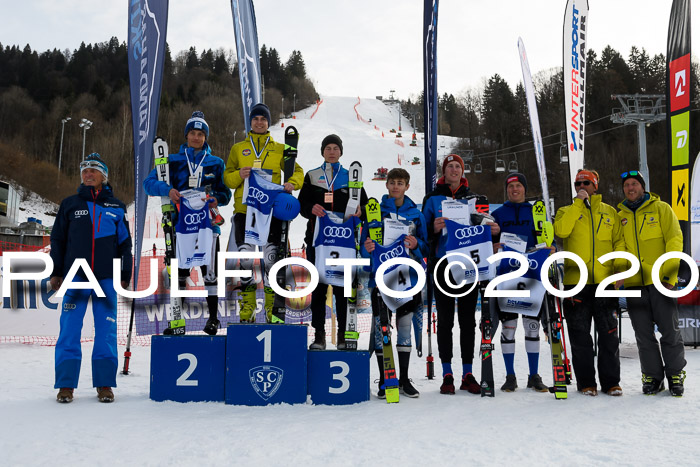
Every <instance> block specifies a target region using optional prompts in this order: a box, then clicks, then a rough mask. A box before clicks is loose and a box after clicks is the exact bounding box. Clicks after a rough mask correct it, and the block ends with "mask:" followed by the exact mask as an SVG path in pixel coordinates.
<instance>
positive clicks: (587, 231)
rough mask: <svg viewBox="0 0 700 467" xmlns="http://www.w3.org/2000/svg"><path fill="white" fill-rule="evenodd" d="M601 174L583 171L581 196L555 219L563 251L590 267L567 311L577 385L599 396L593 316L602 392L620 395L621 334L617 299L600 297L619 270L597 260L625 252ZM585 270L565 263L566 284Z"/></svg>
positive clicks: (576, 183)
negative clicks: (605, 282)
mask: <svg viewBox="0 0 700 467" xmlns="http://www.w3.org/2000/svg"><path fill="white" fill-rule="evenodd" d="M599 180H600V177H599V176H598V172H596V171H594V170H583V169H582V170H579V171H578V173H577V174H576V178H575V181H574V188H575V189H576V197H575V198H574V199H573V203H572V204H570V205H569V206H564V207H561V208H559V210H558V211H557V215H556V217H555V219H554V233H555V234H556V235H557V236H558V237H561V238H562V239H563V240H564V250H566V251H571V252H573V253H575V254H577V255H578V256H579V258H581V259H582V260H583V261H584V262H585V263H586V268H587V269H588V277H587V279H586V286H585V287H584V289H583V290H582V291H581V292H579V293H578V294H576V295H575V296H573V297H570V298H566V299H564V315H565V317H566V322H567V323H568V328H569V338H570V339H571V359H572V363H573V366H574V374H575V375H576V386H577V388H578V390H579V391H581V393H582V394H584V395H587V396H596V395H598V386H597V384H596V378H595V366H594V361H595V352H594V349H593V339H592V337H591V319H592V320H593V322H594V323H595V328H596V331H597V332H598V374H599V377H600V386H601V389H602V390H603V392H605V393H607V394H609V395H611V396H621V395H622V388H621V387H620V351H619V344H620V343H619V340H618V337H617V318H615V316H614V314H613V313H614V312H615V310H616V309H617V298H605V297H597V296H596V289H597V287H598V284H600V282H601V281H602V280H604V279H605V278H607V277H608V276H610V275H612V274H613V273H614V272H615V271H614V268H613V262H612V261H607V262H605V263H600V262H599V261H598V258H600V257H601V256H603V255H605V254H607V253H610V252H612V251H624V249H625V248H624V241H625V240H624V238H623V236H622V226H621V224H620V217H619V216H618V215H617V212H616V211H615V208H613V207H612V206H610V205H609V204H605V203H603V200H602V196H601V195H599V194H597V191H598V182H599ZM579 278H580V270H579V268H578V266H577V265H576V263H574V262H573V261H570V260H568V259H567V260H565V261H564V287H565V289H572V288H573V287H574V286H575V285H576V284H578V282H579Z"/></svg>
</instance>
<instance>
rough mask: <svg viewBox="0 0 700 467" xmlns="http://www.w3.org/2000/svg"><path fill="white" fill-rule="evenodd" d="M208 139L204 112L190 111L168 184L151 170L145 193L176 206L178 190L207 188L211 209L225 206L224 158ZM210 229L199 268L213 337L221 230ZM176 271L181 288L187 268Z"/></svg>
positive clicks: (227, 192) (207, 329)
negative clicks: (206, 257)
mask: <svg viewBox="0 0 700 467" xmlns="http://www.w3.org/2000/svg"><path fill="white" fill-rule="evenodd" d="M208 138H209V125H208V124H207V122H206V120H204V114H203V113H202V112H200V111H195V112H193V113H192V117H191V118H190V119H189V120H187V124H186V125H185V139H186V140H187V141H186V143H184V144H182V145H181V146H180V151H179V152H178V153H177V154H170V155H169V156H168V165H169V170H170V184H167V183H165V182H162V181H160V180H158V174H157V173H156V169H153V170H152V171H151V173H149V174H148V177H146V180H144V182H143V187H144V189H145V190H146V193H147V194H148V195H150V196H168V197H169V198H170V200H171V201H172V203H173V204H175V205H177V204H178V203H179V202H180V197H181V196H180V191H184V190H187V189H193V188H204V187H209V189H210V195H211V196H212V197H213V198H214V199H213V200H212V202H211V204H210V206H211V207H212V208H215V207H216V206H218V205H221V206H226V205H227V204H228V203H229V201H230V200H231V190H230V189H229V188H228V187H227V186H226V185H224V180H223V175H224V169H225V165H224V161H223V160H221V159H220V158H218V157H216V156H214V155H213V154H212V153H211V149H209V144H207V141H206V140H207V139H208ZM176 211H177V210H176ZM176 223H177V219H173V225H175V224H176ZM212 229H213V231H214V235H215V237H216V241H215V242H213V244H214V251H213V253H214V257H213V259H212V262H213V267H207V266H202V268H201V269H202V276H203V277H204V287H205V288H206V289H207V292H208V296H207V307H208V308H209V319H208V320H207V323H206V325H205V326H204V332H206V333H207V334H209V335H212V336H213V335H215V334H216V332H217V330H218V329H219V327H220V326H221V324H220V322H219V319H218V318H217V313H218V305H219V299H218V297H217V290H216V283H217V278H216V271H217V265H216V252H218V251H219V235H220V234H221V230H220V229H219V227H218V226H217V225H214V226H212ZM178 274H179V278H180V284H179V288H180V289H184V288H185V281H186V280H187V278H188V277H189V275H190V270H189V269H181V268H179V269H178ZM168 329H169V328H168ZM166 331H167V330H166Z"/></svg>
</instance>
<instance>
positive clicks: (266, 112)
mask: <svg viewBox="0 0 700 467" xmlns="http://www.w3.org/2000/svg"><path fill="white" fill-rule="evenodd" d="M258 116H262V117H265V119H266V120H267V124H268V125H271V124H272V118H270V109H269V108H268V107H267V106H266V105H265V104H263V103H262V102H260V103H259V104H255V105H254V106H253V108H252V109H250V121H252V120H253V119H254V118H255V117H258Z"/></svg>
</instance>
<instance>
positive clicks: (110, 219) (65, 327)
mask: <svg viewBox="0 0 700 467" xmlns="http://www.w3.org/2000/svg"><path fill="white" fill-rule="evenodd" d="M108 174H109V172H108V169H107V164H105V163H104V161H103V160H102V158H101V157H100V155H99V154H97V153H93V154H90V155H89V156H88V157H87V158H86V159H85V160H84V161H83V162H81V163H80V177H81V179H82V183H81V185H80V187H78V194H76V195H73V196H69V197H68V198H66V199H64V200H63V201H62V202H61V206H60V207H59V209H58V214H57V216H56V222H55V224H54V226H53V229H52V230H51V259H52V260H53V265H54V269H53V271H52V272H51V288H52V289H53V290H58V289H59V288H60V287H61V284H62V283H63V279H64V277H65V276H66V274H67V273H68V272H69V271H70V268H71V266H73V263H74V262H75V261H76V260H79V259H80V260H84V261H86V262H87V264H88V266H89V268H90V270H91V271H92V274H93V275H94V276H95V278H96V279H97V281H98V283H99V285H100V288H101V289H102V291H103V292H104V294H105V296H104V297H99V296H98V295H97V293H96V292H95V291H94V290H92V289H69V290H67V291H66V294H65V296H64V297H63V301H62V303H61V318H60V320H61V321H60V332H59V335H58V341H57V342H56V356H55V371H56V383H55V385H54V387H55V388H56V389H60V390H59V392H58V395H57V396H56V399H57V400H58V402H63V403H66V402H71V401H72V400H73V390H74V389H75V388H77V387H78V378H79V376H80V363H81V358H82V352H81V348H80V333H81V330H82V328H83V318H84V317H85V311H86V310H87V304H88V300H89V299H90V298H91V297H92V313H93V315H94V318H95V343H94V346H93V349H92V384H93V386H94V387H95V388H97V397H98V399H99V400H100V402H112V401H113V400H114V393H113V391H112V388H113V387H116V385H117V380H116V377H117V366H118V357H117V294H116V292H115V291H114V286H113V277H112V274H113V273H112V260H113V259H114V258H118V259H120V260H121V277H120V279H121V286H122V288H124V289H126V288H127V286H128V285H129V282H130V281H131V264H132V255H131V236H130V235H129V226H128V223H127V220H126V206H124V203H122V202H121V201H119V200H118V199H117V198H115V197H114V195H113V194H112V187H111V186H110V185H109V184H108V183H107V180H108ZM81 271H82V270H79V272H78V273H77V275H76V277H75V279H74V282H81V281H86V280H87V277H86V276H85V274H84V273H83V272H81Z"/></svg>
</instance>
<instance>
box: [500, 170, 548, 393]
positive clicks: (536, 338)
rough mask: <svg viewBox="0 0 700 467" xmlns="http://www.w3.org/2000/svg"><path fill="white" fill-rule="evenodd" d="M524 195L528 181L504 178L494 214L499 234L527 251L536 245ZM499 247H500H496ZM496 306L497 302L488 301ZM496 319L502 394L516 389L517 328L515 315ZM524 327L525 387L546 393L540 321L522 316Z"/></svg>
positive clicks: (515, 175) (521, 177) (513, 176)
mask: <svg viewBox="0 0 700 467" xmlns="http://www.w3.org/2000/svg"><path fill="white" fill-rule="evenodd" d="M526 192H527V179H526V178H525V175H523V174H521V173H513V174H509V175H508V176H507V177H506V196H507V197H508V201H506V202H505V203H504V204H503V206H501V207H500V208H498V209H496V210H495V211H493V217H494V219H495V220H496V223H497V224H498V225H499V226H500V227H501V234H503V233H511V234H515V235H517V236H518V237H519V238H520V239H521V240H524V241H526V242H527V245H526V249H527V250H530V249H532V248H534V247H535V245H537V237H536V233H535V223H534V220H533V218H532V205H531V204H530V203H529V202H527V201H525V193H526ZM498 246H500V245H498ZM491 303H494V304H495V306H496V307H498V300H491ZM498 318H499V320H500V321H501V323H502V326H501V349H502V350H503V360H504V362H505V364H506V382H505V383H503V386H501V391H505V392H513V391H515V389H516V388H517V387H518V381H517V379H516V377H515V365H514V363H513V362H514V361H515V330H516V329H517V327H518V315H517V314H516V313H507V312H504V311H501V310H500V309H499V310H498ZM523 328H524V329H525V351H526V352H527V362H528V366H529V368H530V375H529V376H528V379H527V387H528V388H532V389H534V390H535V391H539V392H548V391H549V389H548V388H547V386H545V384H544V383H543V382H542V378H541V377H540V375H539V374H538V364H539V357H540V321H539V320H538V319H537V318H536V317H530V316H525V315H523Z"/></svg>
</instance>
